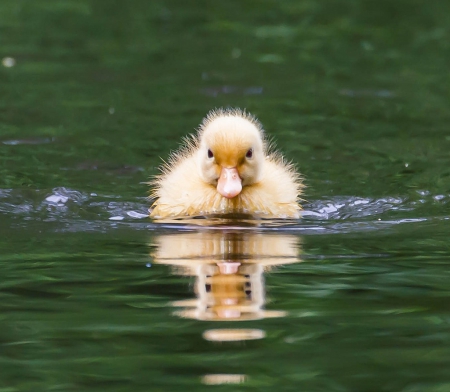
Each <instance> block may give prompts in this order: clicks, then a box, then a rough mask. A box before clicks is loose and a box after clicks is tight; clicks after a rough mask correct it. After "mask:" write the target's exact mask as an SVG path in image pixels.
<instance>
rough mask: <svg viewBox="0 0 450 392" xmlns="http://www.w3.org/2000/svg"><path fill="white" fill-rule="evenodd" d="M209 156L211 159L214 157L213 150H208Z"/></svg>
mask: <svg viewBox="0 0 450 392" xmlns="http://www.w3.org/2000/svg"><path fill="white" fill-rule="evenodd" d="M208 158H209V159H211V158H214V154H213V152H212V151H211V150H208Z"/></svg>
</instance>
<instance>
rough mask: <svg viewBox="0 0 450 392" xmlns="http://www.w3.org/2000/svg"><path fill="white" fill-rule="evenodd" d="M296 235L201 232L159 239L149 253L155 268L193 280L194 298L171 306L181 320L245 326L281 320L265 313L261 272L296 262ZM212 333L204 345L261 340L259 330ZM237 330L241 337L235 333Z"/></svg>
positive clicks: (271, 312) (270, 312)
mask: <svg viewBox="0 0 450 392" xmlns="http://www.w3.org/2000/svg"><path fill="white" fill-rule="evenodd" d="M299 249H300V240H299V238H298V237H296V236H291V235H282V234H268V233H253V232H248V231H244V230H237V231H228V232H226V231H221V230H218V231H216V232H212V231H200V232H189V233H177V234H168V235H161V236H160V237H158V238H157V239H156V251H155V252H154V253H153V255H152V256H153V257H154V261H155V262H156V263H162V264H169V265H173V266H174V268H175V270H176V272H177V273H179V274H183V275H190V276H196V282H195V292H196V295H197V299H195V300H183V301H177V302H174V303H173V305H174V306H176V307H180V308H182V309H181V310H180V311H178V312H176V314H177V315H178V316H180V317H185V318H195V319H198V320H208V321H244V320H257V319H262V318H266V317H282V316H284V315H285V314H286V313H285V312H283V311H274V310H265V309H264V305H265V289H264V276H263V275H264V272H265V271H267V270H269V269H271V268H273V267H274V266H279V265H282V264H289V263H295V262H299V261H300V259H299V253H300V251H299ZM230 331H231V330H210V331H206V332H205V334H204V338H205V339H207V340H222V341H223V340H247V339H260V338H262V337H264V332H263V331H259V330H242V329H241V330H232V331H233V333H232V334H230ZM238 331H239V332H238Z"/></svg>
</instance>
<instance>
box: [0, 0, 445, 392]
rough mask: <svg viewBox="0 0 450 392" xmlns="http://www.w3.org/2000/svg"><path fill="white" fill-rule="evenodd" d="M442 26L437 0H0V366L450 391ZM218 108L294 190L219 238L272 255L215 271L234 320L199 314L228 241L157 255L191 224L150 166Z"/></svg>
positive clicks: (14, 379)
mask: <svg viewBox="0 0 450 392" xmlns="http://www.w3.org/2000/svg"><path fill="white" fill-rule="evenodd" d="M449 26H450V3H448V2H445V1H438V0H431V1H428V2H424V1H415V0H408V1H406V0H394V1H392V0H389V1H387V0H380V1H377V2H374V1H369V0H302V1H298V0H284V1H282V2H279V1H265V2H260V1H252V0H248V1H240V2H238V1H228V2H221V1H192V2H185V1H180V0H165V1H163V0H161V1H159V0H152V1H141V0H133V1H128V2H125V1H116V0H76V1H75V0H62V1H55V0H14V1H13V0H3V1H2V2H1V3H0V61H1V64H0V247H1V249H2V251H1V252H0V253H1V254H2V255H0V309H1V312H0V322H1V324H2V325H3V326H2V328H1V330H0V388H2V390H5V391H28V390H33V391H40V390H46V391H48V390H55V391H59V390H61V391H69V390H76V391H94V390H95V391H97V390H98V391H106V390H108V391H109V390H111V391H122V390H130V388H133V389H134V390H136V391H137V390H142V391H144V390H146V391H150V390H151V391H153V390H161V391H163V390H164V391H176V390H182V389H183V390H185V389H186V387H188V388H190V389H191V390H203V389H205V390H209V389H210V388H211V386H209V385H208V384H222V386H221V387H217V388H219V389H220V390H237V389H236V388H242V390H247V389H248V390H258V391H261V390H268V391H269V390H270V391H272V390H273V389H274V388H278V389H279V390H281V391H290V390H292V391H294V390H295V391H297V390H305V391H306V390H307V391H323V390H328V391H367V392H369V391H374V390H377V391H402V392H418V391H420V392H422V391H431V392H441V391H447V390H450V376H449V374H448V371H447V369H448V368H449V365H450V327H449V323H450V308H449V297H450V291H449V289H448V279H449V278H450V276H449V272H448V267H447V266H448V258H449V256H450V247H449V244H448V236H449V234H450V230H449V222H448V220H449V219H450V208H449V205H450V204H449V203H448V202H449V200H450V129H449V127H448V122H449V120H450V111H449V103H450V101H449V99H450V94H449V91H450V73H449V64H450V27H449ZM227 106H231V107H240V108H246V109H247V110H248V111H250V112H251V113H253V114H254V115H256V116H257V117H258V118H259V120H260V121H261V122H262V124H263V125H264V128H265V130H266V131H267V133H268V134H270V135H272V136H274V138H275V140H276V142H277V146H278V147H279V149H280V150H282V151H283V152H284V154H285V156H286V157H287V158H288V159H289V160H292V161H293V162H295V164H296V165H297V167H298V169H299V171H300V172H301V173H302V174H303V176H304V177H305V184H306V186H307V188H306V189H305V194H304V199H305V200H304V202H303V205H304V209H305V214H304V218H303V219H302V220H300V221H298V222H294V223H292V224H290V225H285V224H283V223H280V222H272V223H270V224H268V225H262V226H261V227H260V232H258V235H262V236H264V235H266V234H267V235H269V236H272V235H273V234H274V233H275V234H276V235H277V236H278V237H276V239H275V240H273V241H272V239H271V240H270V241H269V242H267V241H266V240H264V239H261V238H260V237H256V239H254V241H255V243H256V244H262V243H269V244H273V247H269V248H268V249H266V248H264V247H261V248H258V249H257V251H254V252H253V251H248V250H247V251H245V252H244V253H242V252H240V251H236V252H233V253H232V254H228V255H227V257H229V258H233V259H237V260H241V259H242V258H244V259H245V260H247V259H249V260H253V261H252V263H253V264H255V263H256V264H258V262H257V260H261V259H265V260H266V262H265V263H262V264H259V265H260V266H261V267H260V268H259V269H258V268H257V267H255V266H254V265H252V266H251V267H248V268H249V269H248V271H251V272H245V271H247V270H245V271H244V272H243V271H241V272H240V274H239V273H233V274H232V275H236V276H234V278H233V279H234V280H233V282H234V283H233V284H232V286H233V285H234V286H233V287H234V289H233V290H231V291H230V290H229V286H226V287H227V289H226V290H225V289H223V287H225V286H220V287H221V289H220V290H222V291H220V292H221V293H222V292H223V290H225V292H227V293H228V294H227V295H231V294H230V292H232V293H234V294H233V295H235V294H236V293H238V292H239V295H238V294H236V298H234V297H233V298H234V299H233V301H237V302H239V301H243V299H242V298H246V299H245V300H246V301H250V302H249V303H246V305H245V306H247V308H245V309H247V310H246V312H250V313H251V314H253V316H252V317H250V316H248V317H247V318H246V319H245V320H243V321H242V323H241V324H239V325H240V328H241V327H242V328H247V330H246V331H247V332H246V333H243V334H242V331H241V335H239V331H238V332H236V331H235V333H234V334H231V335H229V334H228V335H226V334H225V335H226V336H228V338H226V337H225V338H224V337H223V336H225V335H223V334H222V335H221V334H220V333H219V334H217V333H216V334H215V335H214V334H213V336H215V338H212V339H210V337H211V335H210V334H209V335H208V334H206V335H205V330H209V329H211V328H212V327H213V326H215V327H216V328H217V327H223V325H225V327H227V328H231V329H235V324H236V323H234V322H233V321H236V319H239V317H240V314H241V313H239V315H238V314H237V313H236V310H233V311H222V312H219V313H215V314H216V316H217V317H219V316H220V315H222V316H223V317H222V318H225V319H226V318H227V317H228V318H230V317H229V316H230V315H231V316H232V317H231V318H232V319H233V321H228V323H231V324H230V325H231V327H230V325H228V324H226V321H223V320H222V321H219V323H216V321H217V320H216V321H213V320H212V318H210V319H208V320H206V321H205V317H206V316H205V315H210V314H211V313H208V312H209V311H210V310H211V309H209V308H208V309H206V308H205V306H206V305H205V304H206V303H209V302H208V301H215V300H217V298H216V299H211V298H209V297H208V295H209V294H208V293H210V291H208V290H209V289H208V287H209V288H211V284H212V283H211V281H210V280H208V279H210V278H211V276H216V275H217V276H219V275H221V274H222V275H223V274H224V270H223V269H221V267H220V262H219V261H220V260H222V258H223V255H216V254H214V253H208V254H207V257H209V258H210V259H211V260H212V261H211V262H212V264H213V267H214V268H213V267H211V268H212V269H211V268H210V267H208V268H210V269H208V268H207V267H202V268H200V269H194V270H192V268H191V270H189V269H188V270H189V272H186V270H183V271H184V272H183V271H180V270H174V264H176V263H175V262H173V261H170V260H177V259H178V258H180V257H181V258H183V257H185V256H183V254H181V256H180V255H179V254H178V255H177V254H175V255H174V254H172V255H171V256H170V257H169V258H168V259H165V258H164V257H163V260H162V261H161V260H159V259H158V257H161V252H162V250H165V249H170V247H171V245H170V244H180V243H181V244H186V243H188V244H189V243H190V241H191V240H190V239H189V238H188V239H187V242H183V241H184V240H183V237H180V236H179V227H174V226H170V225H157V224H154V223H152V222H151V221H150V219H149V218H148V217H147V214H148V212H147V209H148V207H149V205H150V202H149V200H147V198H146V196H147V195H148V191H149V190H148V185H147V184H146V182H147V181H148V180H149V178H150V176H152V175H155V174H157V173H158V170H157V167H158V166H159V164H160V163H161V158H166V157H167V155H168V154H169V152H170V151H171V150H173V149H176V148H177V146H178V144H179V141H180V139H181V137H182V136H184V135H186V134H188V133H190V132H194V131H195V129H196V127H197V126H198V124H199V123H200V122H201V120H202V118H203V116H205V114H206V113H207V112H208V111H209V110H210V109H212V108H215V107H227ZM182 229H183V230H191V231H195V230H196V229H195V228H193V227H191V226H189V227H188V226H186V227H182ZM230 230H231V229H230ZM236 230H238V231H237V233H240V231H239V230H240V229H239V228H238V229H236ZM231 231H232V230H231ZM201 233H203V232H201ZM201 233H200V234H201ZM251 238H253V237H250V240H249V239H248V238H247V237H245V236H240V235H237V236H232V237H229V236H223V237H220V236H219V238H217V237H214V238H211V236H209V235H206V234H205V235H204V236H203V234H201V235H200V237H199V238H197V239H196V241H199V243H207V244H209V245H211V246H213V245H214V244H219V245H220V244H222V245H223V244H230V243H232V244H235V243H237V244H240V243H241V242H240V241H253V240H252V239H251ZM270 238H272V237H270ZM194 243H197V242H194ZM162 244H165V245H164V246H165V247H164V248H162V246H163V245H162ZM168 244H169V245H168ZM277 244H280V245H279V246H280V247H281V248H283V249H284V251H286V252H288V254H285V253H283V252H281V253H279V252H278V251H275V248H277V247H278V245H277ZM286 244H288V245H286ZM289 244H290V245H289ZM167 247H168V248H167ZM237 248H239V246H238V247H237ZM198 249H203V250H201V251H199V253H198V254H197V255H196V256H195V255H193V254H192V253H189V257H188V258H193V259H195V260H197V261H198V260H200V259H201V258H204V257H205V254H204V253H202V252H203V251H205V249H206V248H202V245H198ZM239 249H241V248H239ZM277 249H278V248H277ZM244 250H245V249H244ZM158 252H160V253H159V256H158ZM252 252H253V253H252ZM243 254H244V256H243ZM280 254H281V257H283V258H286V260H285V262H284V264H285V265H284V266H280V265H279V264H283V263H281V262H279V261H278V262H276V263H275V262H274V264H277V265H278V267H277V268H269V267H268V266H269V265H272V264H270V262H267V258H268V260H273V259H276V260H278V258H279V257H280ZM186 257H187V256H186ZM255 260H256V261H255ZM241 262H242V263H244V261H241ZM188 264H189V263H188ZM191 264H192V265H196V264H195V263H194V262H193V263H191ZM236 268H237V267H236ZM205 271H206V272H205ZM211 274H212V275H211ZM214 274H216V275H214ZM225 275H229V273H225ZM211 279H212V278H211ZM218 279H219V278H218ZM220 279H222V278H221V277H220ZM220 279H219V280H217V281H220V282H222V283H223V282H224V280H220ZM223 279H225V278H223ZM226 279H228V277H227V278H226ZM226 279H225V280H226ZM249 279H250V280H249ZM199 282H200V283H199ZM214 282H216V281H214ZM227 282H228V281H227ZM216 283H217V282H216ZM216 283H214V284H216ZM222 283H220V284H222ZM228 284H229V283H227V285H228ZM208 285H209V286H208ZM246 285H247V286H246ZM250 286H251V287H257V290H258V293H259V294H258V296H256V297H253V296H252V295H253V294H252V295H250V294H248V293H246V290H247V291H249V290H248V287H250ZM199 287H203V288H205V290H204V291H202V290H200V289H199ZM230 287H231V286H230ZM245 287H247V289H245ZM252 290H253V289H252ZM255 290H256V289H255ZM201 293H203V294H201ZM261 293H262V294H261ZM265 293H267V295H268V298H266V295H265ZM260 294H261V295H260ZM195 295H198V298H197V302H192V301H191V302H189V303H188V304H187V303H185V302H182V303H181V304H182V306H188V307H191V308H196V309H197V311H196V312H192V311H185V312H179V311H178V312H175V314H174V310H173V307H172V305H173V304H175V305H176V306H181V305H180V302H179V301H185V300H187V299H189V298H193V297H195ZM202 295H203V297H202ZM220 295H222V294H220ZM207 297H208V298H209V299H207ZM205 298H206V299H205ZM227 298H228V297H227ZM177 301H178V302H177ZM205 301H206V302H205ZM227 301H228V302H226V301H225V302H226V304H228V305H229V304H231V303H232V302H233V301H231V300H230V298H228V300H227ZM230 301H231V302H230ZM252 301H253V302H252ZM254 301H256V302H254ZM225 302H224V304H225ZM239 303H240V302H239ZM228 305H227V306H228ZM250 305H251V306H250ZM208 306H209V305H208ZM230 306H231V305H230ZM262 309H266V311H265V312H266V313H264V311H263V310H262ZM241 310H242V309H241ZM270 312H272V313H270ZM273 312H278V313H273ZM242 314H243V313H242ZM246 314H248V313H246ZM275 314H276V315H277V316H276V317H275V316H274V315H275ZM227 315H228V316H227ZM270 315H272V316H273V317H272V316H270ZM216 316H214V317H216ZM208 317H213V316H208ZM219 318H220V317H219ZM255 320H258V321H255ZM222 323H225V324H223V325H222ZM249 331H253V334H252V333H250V332H249ZM255 331H259V332H255ZM255 334H256V335H255ZM217 336H219V337H217ZM220 336H222V340H223V339H229V340H230V339H231V340H233V341H232V342H227V343H225V342H223V341H222V343H218V342H217V341H214V340H221V338H220ZM230 336H232V338H230ZM243 336H244V337H243ZM249 336H250V337H252V336H253V337H255V336H257V338H249ZM208 337H209V338H208ZM239 337H241V338H239ZM211 340H213V342H212V341H211ZM236 341H238V342H237V343H236ZM224 374H225V376H224ZM227 374H228V376H226V375H227ZM235 384H240V385H239V387H236V385H235ZM239 390H241V389H239Z"/></svg>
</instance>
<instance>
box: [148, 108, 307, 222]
mask: <svg viewBox="0 0 450 392" xmlns="http://www.w3.org/2000/svg"><path fill="white" fill-rule="evenodd" d="M224 168H225V169H229V170H234V173H236V175H235V177H236V176H237V177H238V179H239V181H240V182H241V185H242V191H240V193H238V194H237V195H236V196H233V195H234V193H236V192H238V190H235V192H234V193H233V192H232V193H231V196H230V195H228V196H227V197H225V196H223V192H220V191H219V188H220V186H219V185H218V184H219V183H220V182H221V181H222V182H223V181H231V180H226V178H227V175H226V174H225V175H224V171H223V170H224ZM235 177H233V178H235ZM224 178H225V180H224ZM232 181H236V180H232ZM233 184H234V183H233ZM151 185H152V192H151V195H150V196H151V197H153V198H155V199H156V201H155V202H154V204H153V205H152V210H151V213H150V216H151V217H152V218H155V219H164V218H174V217H184V216H199V215H210V214H232V213H245V214H255V215H259V216H263V217H277V218H298V217H299V216H300V210H301V207H300V206H299V204H298V203H297V199H298V197H299V196H300V194H301V190H302V187H303V185H302V182H301V177H300V175H299V174H298V173H297V172H296V170H295V168H294V166H293V165H292V164H291V163H288V162H286V161H285V160H284V158H283V156H282V155H281V154H280V153H278V152H276V151H273V148H272V145H271V143H269V142H268V141H267V139H266V138H265V135H264V132H263V129H262V126H261V124H260V123H259V121H258V120H257V119H256V118H255V117H254V116H252V115H251V114H249V113H246V112H245V111H241V110H239V109H217V110H212V111H211V112H209V113H208V115H207V116H206V117H205V118H204V120H203V122H202V124H201V125H200V127H199V129H198V132H197V134H196V135H190V137H186V138H185V139H184V145H183V146H182V147H181V148H180V149H179V150H178V151H175V152H173V153H172V154H171V155H170V156H169V159H168V162H165V163H164V164H163V165H162V167H161V174H160V175H158V176H156V177H155V178H154V179H153V181H152V182H151ZM233 189H234V188H233Z"/></svg>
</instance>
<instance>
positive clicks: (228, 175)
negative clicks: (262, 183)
mask: <svg viewBox="0 0 450 392" xmlns="http://www.w3.org/2000/svg"><path fill="white" fill-rule="evenodd" d="M241 191H242V180H241V178H240V177H239V173H238V171H237V168H235V167H232V168H226V167H222V170H221V172H220V177H219V181H218V183H217V192H219V193H220V194H221V195H222V196H223V197H227V198H228V199H232V198H233V197H235V196H237V195H239V193H241Z"/></svg>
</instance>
